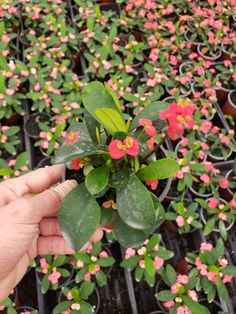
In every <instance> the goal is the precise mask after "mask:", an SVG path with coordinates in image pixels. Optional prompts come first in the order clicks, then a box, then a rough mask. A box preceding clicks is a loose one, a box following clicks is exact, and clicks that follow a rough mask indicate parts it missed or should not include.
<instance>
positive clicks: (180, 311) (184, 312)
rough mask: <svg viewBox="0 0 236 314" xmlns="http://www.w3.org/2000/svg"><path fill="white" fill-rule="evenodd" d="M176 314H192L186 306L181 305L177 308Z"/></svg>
mask: <svg viewBox="0 0 236 314" xmlns="http://www.w3.org/2000/svg"><path fill="white" fill-rule="evenodd" d="M176 314H192V312H191V311H190V309H189V308H188V307H187V306H186V305H183V306H179V307H178V308H177V310H176Z"/></svg>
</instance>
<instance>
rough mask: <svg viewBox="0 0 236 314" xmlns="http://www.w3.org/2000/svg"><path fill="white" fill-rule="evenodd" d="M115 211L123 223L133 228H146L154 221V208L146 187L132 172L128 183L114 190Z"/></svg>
mask: <svg viewBox="0 0 236 314" xmlns="http://www.w3.org/2000/svg"><path fill="white" fill-rule="evenodd" d="M116 203H117V211H118V213H119V215H120V217H121V219H122V220H123V221H124V223H125V224H127V225H129V226H130V227H131V228H134V229H140V230H143V229H148V228H151V227H152V226H153V222H154V221H155V218H156V215H155V208H154V204H153V201H152V197H151V194H150V192H149V191H148V189H147V188H146V187H145V186H144V185H143V184H142V182H141V181H140V180H139V179H138V177H136V176H135V175H134V174H132V175H131V176H130V178H129V182H128V184H127V185H126V186H125V187H124V188H123V189H119V190H117V191H116Z"/></svg>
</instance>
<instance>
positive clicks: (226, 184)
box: [220, 178, 229, 189]
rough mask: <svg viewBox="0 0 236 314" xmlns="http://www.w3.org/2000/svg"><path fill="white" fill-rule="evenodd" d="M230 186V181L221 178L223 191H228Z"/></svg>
mask: <svg viewBox="0 0 236 314" xmlns="http://www.w3.org/2000/svg"><path fill="white" fill-rule="evenodd" d="M228 185H229V181H228V179H226V178H221V179H220V187H221V188H222V189H227V187H228Z"/></svg>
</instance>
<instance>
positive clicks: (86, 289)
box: [80, 281, 95, 300]
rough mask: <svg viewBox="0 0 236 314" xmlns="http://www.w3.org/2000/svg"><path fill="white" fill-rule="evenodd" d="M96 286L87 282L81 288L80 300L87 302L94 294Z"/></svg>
mask: <svg viewBox="0 0 236 314" xmlns="http://www.w3.org/2000/svg"><path fill="white" fill-rule="evenodd" d="M94 288H95V284H94V283H93V282H91V281H85V282H83V283H82V284H81V286H80V298H81V299H82V300H87V299H88V297H89V296H90V295H91V294H92V293H93V291H94Z"/></svg>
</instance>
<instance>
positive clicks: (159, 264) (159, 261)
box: [154, 256, 164, 270]
mask: <svg viewBox="0 0 236 314" xmlns="http://www.w3.org/2000/svg"><path fill="white" fill-rule="evenodd" d="M154 265H155V268H156V270H158V269H159V268H161V267H162V266H163V265H164V259H163V258H160V257H158V256H155V257H154Z"/></svg>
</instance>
